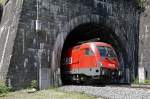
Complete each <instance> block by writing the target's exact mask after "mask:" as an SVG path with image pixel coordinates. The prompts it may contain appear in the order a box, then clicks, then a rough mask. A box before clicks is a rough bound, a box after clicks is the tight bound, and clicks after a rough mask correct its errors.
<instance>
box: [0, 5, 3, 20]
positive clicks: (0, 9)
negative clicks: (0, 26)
mask: <svg viewBox="0 0 150 99" xmlns="http://www.w3.org/2000/svg"><path fill="white" fill-rule="evenodd" d="M2 15H3V5H2V4H0V22H1V19H2Z"/></svg>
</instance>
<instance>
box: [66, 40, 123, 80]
mask: <svg viewBox="0 0 150 99" xmlns="http://www.w3.org/2000/svg"><path fill="white" fill-rule="evenodd" d="M63 71H64V73H63V74H64V76H63V79H70V80H72V81H77V82H80V81H85V80H87V78H91V79H94V80H99V81H100V80H101V81H103V79H105V78H109V79H110V80H114V79H115V80H117V79H118V78H120V76H121V71H120V66H119V62H118V58H117V55H116V52H115V51H114V49H113V47H112V46H111V45H109V44H107V43H103V42H88V43H83V44H80V45H77V46H74V47H72V48H69V49H68V50H67V51H66V53H65V54H64V59H63ZM85 78H86V79H85Z"/></svg>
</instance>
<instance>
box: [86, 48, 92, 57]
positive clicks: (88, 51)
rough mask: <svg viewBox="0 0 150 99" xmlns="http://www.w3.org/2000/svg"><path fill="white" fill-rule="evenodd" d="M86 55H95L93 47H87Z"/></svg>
mask: <svg viewBox="0 0 150 99" xmlns="http://www.w3.org/2000/svg"><path fill="white" fill-rule="evenodd" d="M85 55H87V56H93V55H94V53H93V51H92V50H91V49H89V48H88V49H85Z"/></svg>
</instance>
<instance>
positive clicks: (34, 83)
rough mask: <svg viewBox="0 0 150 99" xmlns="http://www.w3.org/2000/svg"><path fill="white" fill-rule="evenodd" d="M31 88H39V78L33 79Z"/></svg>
mask: <svg viewBox="0 0 150 99" xmlns="http://www.w3.org/2000/svg"><path fill="white" fill-rule="evenodd" d="M30 88H35V89H37V88H38V83H37V80H32V81H31V85H30Z"/></svg>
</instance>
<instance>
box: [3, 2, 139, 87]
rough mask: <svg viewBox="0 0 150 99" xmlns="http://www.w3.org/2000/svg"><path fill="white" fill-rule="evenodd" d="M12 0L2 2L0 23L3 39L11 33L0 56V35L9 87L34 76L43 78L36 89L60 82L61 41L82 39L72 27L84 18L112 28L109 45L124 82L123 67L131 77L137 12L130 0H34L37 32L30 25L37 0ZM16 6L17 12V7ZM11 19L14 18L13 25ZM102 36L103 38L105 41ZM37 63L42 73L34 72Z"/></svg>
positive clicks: (135, 56) (23, 83) (91, 23)
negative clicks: (111, 47) (5, 50)
mask: <svg viewBox="0 0 150 99" xmlns="http://www.w3.org/2000/svg"><path fill="white" fill-rule="evenodd" d="M12 1H13V0H10V1H9V2H8V5H9V6H7V5H6V7H5V8H4V9H5V11H4V13H5V14H4V15H3V18H2V23H1V31H3V32H2V33H3V35H4V37H5V38H7V36H6V35H7V34H8V33H9V32H8V31H13V32H11V33H14V34H12V36H9V37H11V38H13V39H10V38H9V42H10V43H9V44H10V45H11V47H10V46H7V50H8V49H9V51H7V53H4V57H3V49H4V48H5V47H4V45H3V44H4V43H3V42H5V41H6V39H4V38H0V44H1V45H0V56H2V57H1V58H0V60H1V61H3V60H5V61H6V62H3V64H2V65H1V67H2V68H0V70H1V71H0V73H1V74H0V75H3V74H4V73H2V71H5V74H7V77H8V78H9V79H10V80H9V81H10V82H11V84H12V86H15V87H22V86H27V85H29V84H30V81H31V80H34V79H36V80H39V79H44V80H42V82H40V83H42V85H45V84H47V86H44V87H43V86H42V85H41V86H40V87H41V88H46V87H48V84H50V85H58V84H60V83H61V82H60V71H61V70H60V66H61V63H60V61H61V54H62V50H63V49H64V48H63V45H64V44H66V41H65V40H66V39H67V37H69V35H74V36H76V37H77V38H78V37H79V38H80V40H81V39H83V37H80V36H85V35H82V34H80V33H77V34H76V33H75V32H71V31H73V30H74V29H77V28H80V25H83V27H84V24H87V23H88V24H89V27H91V26H93V28H92V29H91V30H93V29H95V27H96V26H97V25H98V27H99V28H100V27H101V26H105V29H104V30H105V31H106V30H111V32H112V34H111V33H110V35H112V36H110V35H109V34H107V35H106V37H107V36H109V39H112V40H110V41H112V42H110V43H112V44H114V45H115V48H116V50H117V53H118V57H119V60H120V64H121V67H122V68H123V71H124V72H125V73H124V79H123V81H126V82H128V81H129V80H130V75H128V73H129V72H126V71H128V69H129V71H130V73H131V74H132V75H131V76H135V74H136V71H135V70H137V66H138V60H137V59H138V27H139V13H138V11H137V10H136V8H135V6H134V4H133V2H132V1H125V0H119V1H116V0H88V1H87V0H39V20H40V21H41V26H42V27H41V31H38V32H37V31H36V30H35V22H36V19H37V3H36V0H16V2H15V3H12ZM17 2H18V3H17ZM22 2H23V4H22ZM15 4H16V6H14V5H15ZM21 4H22V6H21ZM17 9H19V11H21V13H20V12H17V11H18V10H17ZM15 12H16V13H15ZM13 13H15V14H13ZM7 14H9V15H7ZM16 15H17V16H16ZM19 16H20V17H19ZM13 18H14V19H16V20H17V21H16V22H15V24H13V22H14V20H13ZM7 20H10V22H9V21H7ZM18 20H19V23H18ZM6 22H8V23H6ZM10 24H13V25H12V27H14V28H15V29H12V30H11V28H10V29H9V25H10ZM3 26H8V27H6V28H8V29H6V30H5V31H4V30H3V28H4V27H3ZM86 29H87V28H86ZM100 30H103V29H100ZM78 31H79V30H78ZM88 35H91V34H88ZM92 36H93V35H92ZM97 36H100V35H99V34H98V35H97ZM106 37H102V38H103V39H104V40H105V41H108V42H109V40H107V38H106ZM74 40H75V39H72V41H74ZM72 41H70V42H72ZM67 42H68V41H67ZM115 42H117V43H115ZM12 47H13V48H12ZM10 55H12V57H11V59H9V58H10ZM9 60H10V63H9ZM8 67H9V68H8ZM39 67H41V71H40V72H41V75H42V78H40V77H39ZM3 68H4V69H3ZM7 71H8V72H7ZM45 75H47V76H45Z"/></svg>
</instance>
